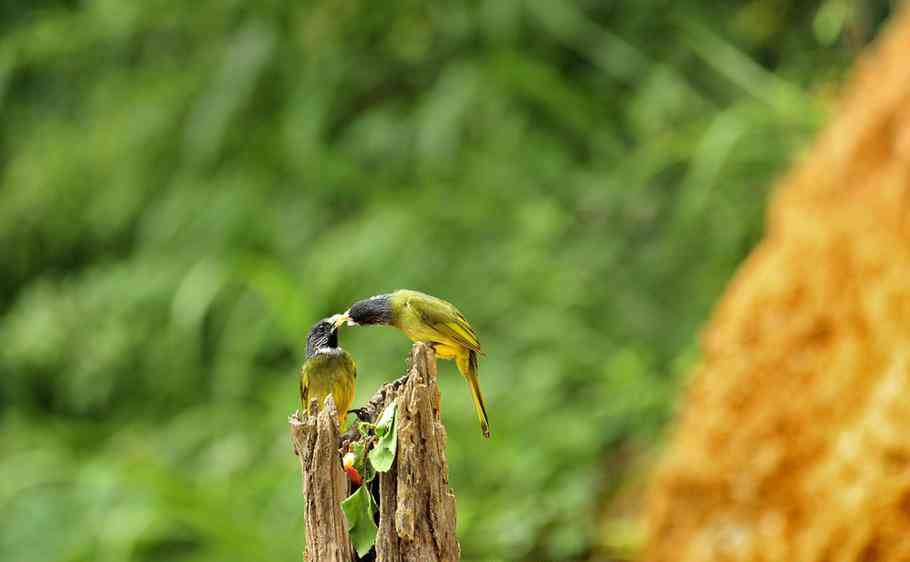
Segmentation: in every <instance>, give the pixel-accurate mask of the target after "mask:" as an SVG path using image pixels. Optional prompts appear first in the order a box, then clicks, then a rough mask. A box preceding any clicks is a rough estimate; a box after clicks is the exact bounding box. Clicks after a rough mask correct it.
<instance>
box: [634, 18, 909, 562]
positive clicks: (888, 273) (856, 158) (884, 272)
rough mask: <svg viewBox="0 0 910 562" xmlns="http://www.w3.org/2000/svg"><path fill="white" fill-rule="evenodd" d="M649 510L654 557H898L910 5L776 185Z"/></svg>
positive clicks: (905, 375)
mask: <svg viewBox="0 0 910 562" xmlns="http://www.w3.org/2000/svg"><path fill="white" fill-rule="evenodd" d="M646 520H647V526H648V532H649V543H648V546H647V548H646V551H645V555H644V559H645V560H648V561H652V562H707V561H714V560H718V561H728V560H729V561H772V560H773V561H787V562H810V561H811V562H822V561H824V562H838V561H864V562H871V561H898V560H901V561H904V560H910V9H907V10H904V13H903V14H902V15H901V16H900V17H895V19H894V21H893V22H892V23H891V25H890V27H889V28H888V29H887V30H886V31H885V32H884V34H883V35H882V37H881V38H880V40H879V41H878V43H877V45H875V46H874V47H873V48H872V49H870V50H869V52H868V53H867V54H866V55H865V57H863V58H862V59H861V60H860V61H859V62H858V64H857V68H856V69H855V71H854V75H853V78H852V80H851V81H850V85H849V87H848V88H847V90H846V91H845V93H844V97H843V99H842V105H841V107H840V109H839V110H838V111H837V113H836V115H835V117H834V118H833V122H832V123H831V124H830V126H829V127H828V128H827V129H826V131H825V132H824V133H823V134H822V136H821V138H820V139H819V140H818V142H817V143H816V145H815V146H814V148H813V149H812V150H811V151H810V152H809V154H808V155H807V157H806V158H805V159H804V160H803V161H802V162H800V163H799V164H798V165H797V166H796V167H795V169H794V170H793V171H792V172H791V173H790V174H789V176H788V177H786V178H785V179H784V180H783V181H782V183H781V185H780V186H779V187H778V189H777V190H776V192H775V197H774V200H773V201H772V204H771V205H770V208H769V212H768V218H767V229H766V236H765V238H764V240H763V241H762V242H761V244H760V245H759V246H758V247H757V248H756V249H755V250H754V252H753V253H752V255H751V256H750V257H749V259H748V260H747V262H746V263H745V264H744V265H743V266H742V268H741V269H740V271H739V272H738V274H737V276H736V278H735V279H734V281H733V282H732V283H731V285H730V286H729V288H728V289H727V292H726V294H725V295H724V297H723V299H722V300H721V302H720V304H719V306H718V308H717V309H716V311H715V313H714V316H713V318H712V320H711V322H710V324H709V326H708V327H707V329H706V331H705V333H704V336H703V361H702V364H701V366H700V367H699V368H698V370H697V372H696V373H695V376H694V378H693V381H692V383H691V386H690V388H689V391H688V394H687V396H686V397H685V400H684V406H683V410H682V412H681V416H680V418H679V419H678V420H677V428H676V430H675V432H674V434H673V436H672V439H671V443H670V446H669V448H668V450H667V452H666V454H665V457H664V458H663V459H662V462H661V463H660V466H659V468H658V471H657V474H656V477H655V480H654V483H653V486H652V489H651V491H650V494H649V498H648V502H647V507H646Z"/></svg>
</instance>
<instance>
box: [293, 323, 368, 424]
mask: <svg viewBox="0 0 910 562" xmlns="http://www.w3.org/2000/svg"><path fill="white" fill-rule="evenodd" d="M338 324H339V322H338V320H337V316H335V317H331V318H326V319H323V320H320V321H319V322H317V323H316V324H315V325H314V326H313V327H312V328H311V329H310V333H309V335H307V340H306V361H305V362H304V364H303V367H301V368H300V409H301V410H303V411H304V412H306V411H307V408H308V407H309V405H310V400H313V399H314V398H315V399H316V402H317V403H318V404H319V409H320V410H321V409H322V405H323V403H324V402H325V399H326V397H327V396H328V395H329V394H331V395H332V398H334V400H335V407H336V408H338V425H339V427H343V426H344V418H345V416H346V415H347V411H348V408H349V407H350V406H351V402H353V401H354V385H355V382H356V381H357V366H356V365H355V364H354V359H353V358H352V357H351V354H349V353H348V352H347V351H345V350H343V349H341V348H340V347H338Z"/></svg>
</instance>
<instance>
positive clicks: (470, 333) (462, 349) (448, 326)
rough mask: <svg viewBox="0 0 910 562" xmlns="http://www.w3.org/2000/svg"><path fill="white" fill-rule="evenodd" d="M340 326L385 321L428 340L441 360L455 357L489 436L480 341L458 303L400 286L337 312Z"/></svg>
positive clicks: (408, 334)
mask: <svg viewBox="0 0 910 562" xmlns="http://www.w3.org/2000/svg"><path fill="white" fill-rule="evenodd" d="M334 318H335V321H336V324H337V325H339V326H340V325H341V324H344V323H346V324H347V325H349V326H358V325H365V324H386V325H389V326H394V327H396V328H398V329H399V330H401V331H402V332H404V333H405V335H407V336H408V337H409V338H411V341H415V342H424V343H429V344H431V345H432V346H433V349H434V350H435V351H436V356H437V357H440V358H442V359H454V360H455V364H456V365H457V366H458V370H459V371H461V374H462V375H464V378H465V379H466V380H467V381H468V386H470V387H471V397H472V398H473V399H474V409H475V410H476V411H477V417H478V418H479V419H480V429H481V430H482V431H483V436H484V437H489V436H490V424H489V422H488V420H487V409H486V407H485V406H484V404H483V395H482V394H481V393H480V386H479V384H478V382H477V355H478V354H479V353H481V351H480V341H478V339H477V334H476V333H475V332H474V328H472V327H471V325H470V324H468V321H467V320H465V317H464V315H462V314H461V312H459V310H458V309H457V308H455V306H454V305H453V304H451V303H449V302H446V301H444V300H442V299H439V298H436V297H434V296H430V295H427V294H424V293H421V292H418V291H411V290H408V289H400V290H398V291H395V292H394V293H387V294H384V295H376V296H375V297H371V298H368V299H364V300H362V301H358V302H355V303H354V304H352V305H351V308H349V309H348V311H347V312H345V313H344V314H340V315H336V316H335V317H334Z"/></svg>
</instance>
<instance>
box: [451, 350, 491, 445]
mask: <svg viewBox="0 0 910 562" xmlns="http://www.w3.org/2000/svg"><path fill="white" fill-rule="evenodd" d="M457 363H458V370H459V371H461V374H462V375H464V378H465V379H466V380H467V381H468V386H469V387H471V398H473V399H474V410H475V411H476V412H477V418H478V419H479V420H480V429H481V431H483V436H484V437H490V422H489V420H488V419H487V408H486V406H484V404H483V394H481V393H480V384H479V383H478V382H477V352H476V351H473V350H469V351H468V356H467V361H466V362H465V361H464V359H463V358H462V357H459V358H458V361H457Z"/></svg>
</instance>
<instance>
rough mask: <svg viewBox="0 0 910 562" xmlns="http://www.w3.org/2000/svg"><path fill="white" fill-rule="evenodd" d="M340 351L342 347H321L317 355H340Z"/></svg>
mask: <svg viewBox="0 0 910 562" xmlns="http://www.w3.org/2000/svg"><path fill="white" fill-rule="evenodd" d="M340 353H341V348H340V347H320V348H319V349H317V350H316V353H315V355H338V354H340Z"/></svg>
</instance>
